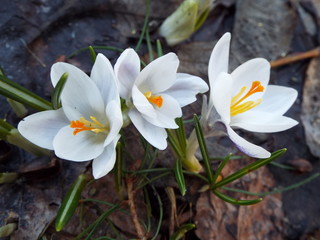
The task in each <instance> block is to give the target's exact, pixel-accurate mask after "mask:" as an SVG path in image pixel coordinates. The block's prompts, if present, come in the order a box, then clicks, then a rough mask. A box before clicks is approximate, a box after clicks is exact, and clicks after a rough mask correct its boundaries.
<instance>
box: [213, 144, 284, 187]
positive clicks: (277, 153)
mask: <svg viewBox="0 0 320 240" xmlns="http://www.w3.org/2000/svg"><path fill="white" fill-rule="evenodd" d="M286 151H287V149H285V148H283V149H280V150H277V151H275V152H273V153H272V154H271V157H269V158H266V159H259V160H257V161H255V162H253V163H251V164H249V165H248V166H246V167H244V168H242V169H240V170H239V171H237V172H235V173H233V174H231V175H230V176H228V177H226V178H224V179H223V180H221V181H220V182H218V183H215V184H214V188H218V187H221V186H223V185H226V184H228V183H230V182H233V181H234V180H236V179H238V178H241V177H242V176H244V175H246V174H248V173H250V172H252V171H254V170H256V169H258V168H260V167H262V166H264V165H266V164H268V163H270V162H271V161H273V160H275V159H276V158H278V157H280V156H281V155H282V154H284V153H285V152H286Z"/></svg>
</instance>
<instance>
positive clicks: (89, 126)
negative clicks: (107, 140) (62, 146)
mask: <svg viewBox="0 0 320 240" xmlns="http://www.w3.org/2000/svg"><path fill="white" fill-rule="evenodd" d="M90 119H91V120H92V121H88V120H86V119H85V118H84V117H81V118H80V119H79V120H76V121H71V122H70V127H71V128H74V131H73V135H77V134H78V133H79V132H82V131H92V132H94V133H101V132H103V133H108V132H109V127H108V126H104V125H103V124H102V123H100V122H99V121H98V120H97V119H96V118H95V117H92V116H91V117H90Z"/></svg>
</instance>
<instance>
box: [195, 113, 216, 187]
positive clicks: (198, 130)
mask: <svg viewBox="0 0 320 240" xmlns="http://www.w3.org/2000/svg"><path fill="white" fill-rule="evenodd" d="M193 121H194V124H195V130H196V134H197V139H198V143H199V148H200V151H201V154H202V158H203V163H204V169H205V171H206V173H207V175H208V180H209V184H210V186H213V185H214V181H213V180H214V178H213V176H214V175H213V171H212V168H211V164H210V158H209V155H208V150H207V145H206V142H205V140H204V136H203V133H202V129H201V126H200V122H199V118H198V117H197V115H196V114H195V115H193Z"/></svg>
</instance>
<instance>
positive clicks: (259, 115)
mask: <svg viewBox="0 0 320 240" xmlns="http://www.w3.org/2000/svg"><path fill="white" fill-rule="evenodd" d="M297 95H298V93H297V91H296V90H295V89H293V88H289V87H282V86H274V85H269V86H268V88H267V90H266V93H265V95H264V96H263V100H262V103H261V104H260V105H258V106H257V107H255V108H253V109H251V110H249V111H247V112H244V113H241V114H238V115H235V116H233V117H232V119H231V122H232V124H237V123H239V122H248V121H249V122H261V123H263V124H264V123H267V122H271V121H275V120H273V119H276V118H279V117H280V116H281V115H283V114H284V113H285V112H286V111H287V110H288V109H289V108H290V107H291V106H292V104H293V103H294V101H295V100H296V98H297Z"/></svg>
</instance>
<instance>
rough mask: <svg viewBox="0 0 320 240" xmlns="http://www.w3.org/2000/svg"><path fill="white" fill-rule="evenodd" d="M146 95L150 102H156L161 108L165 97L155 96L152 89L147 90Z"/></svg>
mask: <svg viewBox="0 0 320 240" xmlns="http://www.w3.org/2000/svg"><path fill="white" fill-rule="evenodd" d="M144 96H145V97H146V98H147V99H148V101H149V102H151V103H153V104H155V105H156V106H157V107H158V108H161V106H162V103H163V98H162V97H161V96H153V95H152V93H151V92H150V91H149V92H145V93H144Z"/></svg>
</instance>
